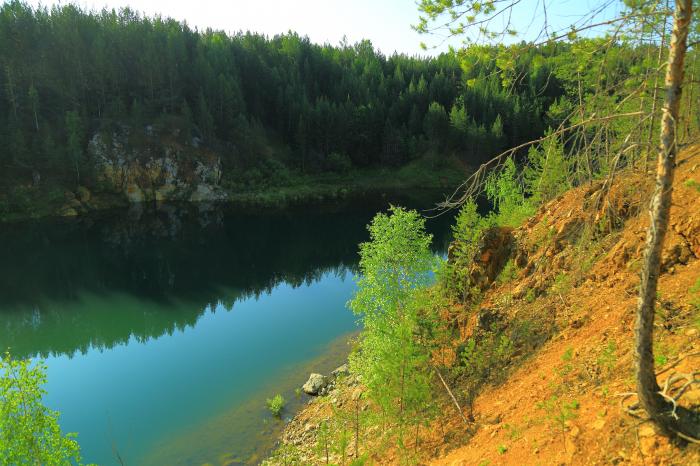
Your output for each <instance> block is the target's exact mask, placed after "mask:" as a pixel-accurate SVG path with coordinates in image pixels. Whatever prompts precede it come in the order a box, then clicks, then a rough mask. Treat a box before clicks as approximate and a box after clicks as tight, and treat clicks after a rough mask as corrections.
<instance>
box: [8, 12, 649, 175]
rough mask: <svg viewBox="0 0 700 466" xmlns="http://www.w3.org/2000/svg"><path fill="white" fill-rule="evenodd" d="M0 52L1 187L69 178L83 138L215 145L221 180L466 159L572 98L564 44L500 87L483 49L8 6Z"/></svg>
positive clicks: (536, 123)
mask: <svg viewBox="0 0 700 466" xmlns="http://www.w3.org/2000/svg"><path fill="white" fill-rule="evenodd" d="M0 43H1V44H3V46H2V47H0V69H1V71H2V72H1V73H0V138H1V139H2V141H4V142H5V143H4V144H2V145H1V146H0V166H1V167H2V170H0V182H2V181H3V179H4V181H6V182H7V181H8V179H18V178H23V179H30V177H31V174H32V173H34V172H40V173H41V174H42V176H43V179H46V177H54V178H56V179H62V180H64V181H67V182H70V181H71V180H72V179H73V177H74V175H73V174H74V173H75V172H76V169H78V170H79V168H80V167H82V166H85V170H88V169H89V165H90V160H89V157H87V151H86V148H87V144H88V141H89V139H90V138H91V137H92V135H93V134H95V133H96V132H98V131H104V132H109V131H110V129H111V128H115V127H124V126H127V127H130V128H144V127H146V126H149V125H154V124H155V125H161V126H165V127H173V126H177V127H178V128H180V129H181V130H182V131H181V134H185V135H187V137H188V138H191V139H196V140H197V144H203V145H204V146H206V147H209V148H211V149H213V150H215V151H216V152H217V153H218V154H219V155H220V156H221V158H222V164H223V167H224V173H225V175H224V177H226V173H227V172H232V171H236V172H241V171H246V170H253V169H259V167H263V168H264V167H268V168H269V166H270V165H272V166H273V167H276V166H284V167H285V168H288V169H291V170H299V171H304V172H309V171H311V172H313V171H321V172H322V171H334V170H345V169H349V168H352V167H367V166H393V165H400V164H402V163H405V162H406V161H408V160H410V159H412V158H415V157H419V156H422V155H424V154H426V153H432V154H436V155H437V156H441V155H443V154H445V156H447V154H455V155H457V156H459V157H460V158H461V159H462V160H463V161H464V162H466V163H468V164H477V163H480V162H482V161H484V160H486V159H487V158H489V157H491V156H492V155H494V154H495V153H497V152H498V151H500V150H502V149H504V148H506V147H509V146H513V145H516V144H519V143H521V142H524V141H527V140H531V139H533V138H536V137H538V136H541V135H542V134H543V133H544V131H545V130H546V128H547V127H548V126H551V125H553V124H556V123H557V121H556V115H555V116H553V115H552V113H551V112H550V111H549V110H550V109H551V108H552V106H553V104H556V105H557V106H559V107H561V105H562V104H561V102H562V101H564V100H566V99H567V98H571V99H574V98H575V97H574V92H575V91H574V90H572V89H571V87H572V86H569V85H568V83H567V78H566V76H564V74H563V73H558V70H560V69H563V68H566V66H565V64H566V61H567V51H568V50H569V48H570V47H571V45H565V44H558V45H548V46H540V47H532V48H529V49H527V50H528V51H527V52H526V53H521V54H520V55H519V56H518V58H517V63H516V64H515V69H514V70H511V72H512V73H511V74H512V75H514V76H516V77H517V79H515V80H505V79H503V76H502V73H500V71H501V70H499V68H498V63H497V60H496V59H495V58H496V55H497V52H498V47H472V48H470V49H467V50H466V51H462V52H460V53H459V54H452V53H445V54H442V55H440V56H438V57H435V58H430V57H409V56H405V55H396V54H395V55H392V56H388V57H387V56H385V55H383V54H381V53H380V52H379V51H377V50H375V49H374V48H373V46H372V44H371V43H370V42H369V41H362V42H359V43H356V44H354V45H343V44H341V45H339V46H332V45H328V44H324V45H318V44H313V43H311V42H310V41H309V39H308V38H307V37H302V36H299V35H297V34H295V33H289V34H285V35H280V36H275V37H272V38H269V37H266V36H263V35H259V34H255V33H250V32H248V33H238V34H235V35H227V34H225V33H223V32H218V31H212V30H206V31H198V30H193V29H191V28H190V27H188V26H187V25H186V24H184V23H181V22H178V21H175V20H172V19H166V18H160V17H156V18H149V17H144V16H142V15H140V14H138V13H136V12H134V11H132V10H129V9H122V10H120V11H114V10H103V11H101V12H93V11H86V10H82V9H81V8H79V7H77V6H75V5H63V6H54V7H53V8H51V9H47V8H45V7H39V8H34V7H31V6H29V5H26V4H24V3H22V2H19V1H11V2H8V3H5V4H3V5H2V6H1V7H0ZM634 55H635V53H634V50H632V51H631V55H630V56H631V57H632V58H630V59H631V60H634ZM628 58H629V57H628ZM621 59H625V57H622V58H621ZM614 66H615V63H612V64H611V67H614ZM624 69H630V68H629V67H627V66H625V67H624ZM624 69H623V71H624ZM619 71H620V70H619V69H617V70H615V72H619ZM569 94H571V95H569Z"/></svg>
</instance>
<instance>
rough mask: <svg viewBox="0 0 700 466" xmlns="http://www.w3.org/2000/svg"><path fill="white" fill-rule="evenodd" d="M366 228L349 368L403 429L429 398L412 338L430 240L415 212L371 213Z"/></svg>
mask: <svg viewBox="0 0 700 466" xmlns="http://www.w3.org/2000/svg"><path fill="white" fill-rule="evenodd" d="M368 229H369V233H370V241H369V242H367V243H363V244H361V245H360V272H361V275H360V277H359V279H358V283H357V284H358V290H357V292H356V294H355V296H354V297H353V299H352V300H351V301H350V303H349V307H350V309H351V310H352V311H353V312H354V313H355V314H357V315H359V316H361V318H362V323H363V326H364V330H363V331H362V333H361V335H360V337H359V348H358V351H356V352H354V353H353V354H352V355H351V357H350V367H351V370H352V371H353V372H355V373H357V374H359V375H360V376H361V377H362V383H363V384H364V385H365V386H366V387H367V388H368V394H369V396H370V398H371V399H372V400H373V401H374V402H375V403H376V404H377V405H378V406H379V408H380V409H381V410H382V413H384V415H385V416H386V417H387V419H388V420H391V421H392V422H397V423H398V424H399V426H403V425H404V424H406V423H408V422H415V421H420V420H422V419H423V418H424V417H425V416H424V414H425V409H426V407H427V406H428V404H429V402H430V399H431V389H430V379H431V373H430V371H429V366H428V360H429V357H430V348H429V346H428V344H426V342H425V341H419V339H418V338H416V336H417V335H420V334H421V333H422V330H421V328H420V325H421V322H423V319H422V318H421V317H420V315H421V312H422V311H423V310H424V306H423V304H424V299H425V298H424V297H425V289H426V287H427V286H428V285H429V284H430V283H431V272H432V271H433V270H434V268H435V265H436V261H435V258H434V256H433V254H432V253H431V251H430V247H429V246H430V242H431V239H432V237H431V235H428V234H427V233H425V220H424V219H423V218H421V217H420V216H419V215H418V213H416V212H415V211H407V210H404V209H402V208H400V207H391V208H390V210H389V213H388V214H385V213H379V214H377V215H376V216H375V218H374V219H373V220H372V223H371V224H370V225H369V227H368Z"/></svg>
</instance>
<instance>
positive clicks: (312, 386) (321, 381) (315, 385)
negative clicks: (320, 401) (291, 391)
mask: <svg viewBox="0 0 700 466" xmlns="http://www.w3.org/2000/svg"><path fill="white" fill-rule="evenodd" d="M326 385H328V380H327V379H326V377H324V376H322V375H321V374H315V373H314V374H311V375H310V376H309V380H307V381H306V383H305V384H304V385H303V386H302V387H301V389H302V390H303V391H304V393H306V394H308V395H318V394H319V393H320V392H321V390H323V389H324V388H325V387H326Z"/></svg>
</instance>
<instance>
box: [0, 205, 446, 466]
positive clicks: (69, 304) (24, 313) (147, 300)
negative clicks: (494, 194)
mask: <svg viewBox="0 0 700 466" xmlns="http://www.w3.org/2000/svg"><path fill="white" fill-rule="evenodd" d="M386 204H387V202H386V200H363V201H361V202H352V203H347V204H346V205H344V206H342V207H334V208H330V207H320V206H315V207H312V208H306V209H293V210H291V211H286V212H284V213H259V212H245V211H234V210H230V209H223V208H217V207H212V206H206V205H200V206H176V205H166V206H160V207H158V208H138V207H137V208H132V209H129V210H127V211H118V212H109V213H100V214H97V215H94V216H91V217H88V218H82V219H78V220H73V221H63V220H52V221H42V222H33V223H28V224H20V225H4V226H3V228H2V231H1V232H0V348H3V349H4V348H8V347H9V348H10V349H11V351H12V353H13V355H14V356H16V357H40V358H43V359H45V361H46V363H47V365H48V380H49V381H48V384H47V386H46V387H45V388H46V390H47V391H48V395H47V397H46V400H45V401H46V404H47V405H49V406H50V407H51V408H53V409H57V410H59V411H60V412H61V413H62V414H61V419H60V422H61V426H62V428H63V429H64V431H69V432H78V434H79V437H78V438H79V441H80V444H81V446H82V451H83V458H84V460H85V461H86V462H94V463H97V464H101V465H113V464H120V462H121V463H123V464H126V465H138V466H150V465H154V466H160V465H176V464H183V465H201V464H204V463H211V464H239V463H240V464H248V463H256V462H258V461H259V460H260V459H261V458H262V456H264V455H265V454H266V453H267V452H268V451H269V449H270V448H271V447H272V445H273V442H274V439H275V435H276V434H277V433H278V432H279V430H280V429H281V427H282V423H281V422H278V421H275V420H274V419H272V418H271V417H270V415H269V414H268V413H267V412H266V408H265V399H266V398H268V397H271V396H273V395H274V394H275V393H277V392H281V393H283V394H285V397H286V398H287V399H288V400H290V405H289V406H288V408H287V410H286V416H291V415H292V414H293V412H294V410H295V409H298V407H299V406H300V405H301V404H302V403H303V402H304V401H305V400H304V399H303V398H302V399H297V398H296V397H295V396H294V391H293V390H294V387H297V386H300V385H301V384H302V383H303V382H304V381H305V379H306V376H307V375H308V373H309V372H310V371H312V370H313V371H328V370H330V369H332V368H333V367H335V366H337V365H338V364H340V363H341V362H342V361H343V359H344V358H345V357H346V355H347V352H348V345H347V340H348V338H349V337H350V336H351V335H352V334H353V333H354V332H356V331H357V324H356V322H355V318H354V317H353V316H352V314H351V313H350V312H349V311H348V310H347V309H346V308H345V303H346V302H347V300H348V299H349V298H350V297H351V295H352V293H353V290H354V281H353V272H354V268H355V266H356V263H357V244H358V243H359V242H362V241H366V240H367V232H366V228H365V225H366V224H367V223H368V222H369V221H370V220H371V218H372V216H373V215H374V214H375V213H376V212H377V211H379V210H383V209H385V208H386ZM404 204H408V205H411V206H414V207H418V205H416V204H421V203H416V201H407V202H404ZM424 205H428V204H424ZM450 221H451V219H450V218H448V217H447V216H445V217H441V218H440V219H438V220H432V221H430V222H429V223H428V227H429V230H431V232H433V233H434V234H435V237H436V238H435V240H434V245H435V248H436V251H438V252H442V251H444V248H445V246H446V244H447V241H448V233H447V232H448V231H449V224H450Z"/></svg>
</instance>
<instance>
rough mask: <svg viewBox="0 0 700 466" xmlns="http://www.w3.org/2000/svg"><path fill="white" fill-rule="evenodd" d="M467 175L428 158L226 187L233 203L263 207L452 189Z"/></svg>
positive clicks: (451, 162)
mask: <svg viewBox="0 0 700 466" xmlns="http://www.w3.org/2000/svg"><path fill="white" fill-rule="evenodd" d="M466 176H467V172H466V170H465V168H464V167H463V166H462V164H461V162H459V161H458V160H457V159H456V158H454V157H447V158H441V157H437V156H431V155H427V156H424V157H421V158H418V159H415V160H413V161H411V162H409V163H408V164H406V165H404V166H402V167H400V168H363V169H354V170H350V171H348V172H347V173H317V174H304V173H294V174H291V175H289V176H287V177H286V178H285V180H284V182H282V183H280V184H277V185H268V186H260V187H244V186H239V185H231V184H229V185H225V186H224V188H225V189H226V190H227V191H228V194H229V196H230V198H231V201H232V202H236V203H242V204H247V205H255V206H264V207H268V206H269V207H284V206H287V205H290V204H299V203H309V202H323V201H334V200H342V199H345V198H348V197H351V196H355V195H360V194H364V193H372V192H384V191H390V192H398V191H409V190H411V189H445V188H449V189H452V188H454V187H456V186H457V185H459V183H461V182H462V181H464V179H465V178H466Z"/></svg>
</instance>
